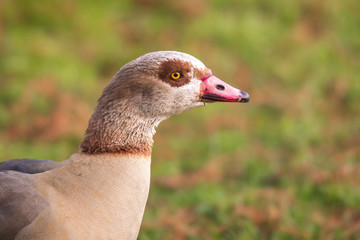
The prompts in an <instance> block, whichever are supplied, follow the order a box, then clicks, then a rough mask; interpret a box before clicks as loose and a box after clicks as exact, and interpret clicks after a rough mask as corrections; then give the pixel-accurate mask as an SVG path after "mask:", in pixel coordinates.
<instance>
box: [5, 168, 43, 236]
mask: <svg viewBox="0 0 360 240" xmlns="http://www.w3.org/2000/svg"><path fill="white" fill-rule="evenodd" d="M31 177H32V175H29V174H24V173H21V172H16V171H0V239H1V240H10V239H15V236H16V234H17V233H18V232H19V231H20V230H21V229H23V228H24V227H26V226H27V225H28V224H30V223H31V222H32V221H33V220H34V219H35V218H36V217H37V216H38V215H39V214H40V212H41V211H42V210H43V209H45V208H46V207H47V206H48V205H49V204H48V202H47V201H46V200H45V199H44V198H43V197H42V196H41V195H40V194H39V193H38V191H37V190H36V189H35V188H34V187H33V185H32V182H31Z"/></svg>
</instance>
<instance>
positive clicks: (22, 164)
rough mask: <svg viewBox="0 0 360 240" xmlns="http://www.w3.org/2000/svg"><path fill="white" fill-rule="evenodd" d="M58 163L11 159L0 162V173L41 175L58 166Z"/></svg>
mask: <svg viewBox="0 0 360 240" xmlns="http://www.w3.org/2000/svg"><path fill="white" fill-rule="evenodd" d="M58 164H59V163H58V162H54V161H50V160H42V159H30V158H23V159H12V160H7V161H5V162H0V171H5V170H13V171H17V172H22V173H29V174H34V173H41V172H46V171H48V170H51V169H53V168H55V167H57V166H58Z"/></svg>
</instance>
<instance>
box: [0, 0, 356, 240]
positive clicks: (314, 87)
mask: <svg viewBox="0 0 360 240" xmlns="http://www.w3.org/2000/svg"><path fill="white" fill-rule="evenodd" d="M359 11H360V3H359V2H358V1H350V0H349V1H335V0H329V1H310V0H306V1H285V0H276V1H270V0H265V1H260V0H253V1H250V0H245V1H235V0H232V1H219V0H212V1H203V0H193V1H164V0H149V1H144V0H136V1H114V0H110V1H107V2H106V4H105V3H103V2H101V1H92V2H89V1H79V2H74V1H70V0H65V1H51V3H50V2H48V3H41V4H40V3H38V2H36V1H32V0H23V1H10V0H5V1H2V2H1V3H0V160H6V159H10V158H22V157H31V158H42V159H53V160H57V161H59V160H63V159H66V158H68V157H69V156H70V155H71V154H72V153H73V152H76V151H77V149H78V146H79V143H80V142H81V139H82V136H83V133H84V130H85V128H86V124H87V120H88V118H89V116H90V114H91V112H92V109H93V108H94V107H95V104H96V100H97V98H98V97H99V96H100V94H101V89H102V88H103V87H104V86H105V85H106V83H107V82H108V81H109V80H110V79H111V78H112V76H113V75H114V73H115V72H116V71H117V70H118V69H119V68H120V67H121V66H122V65H123V64H125V63H126V62H128V61H130V60H132V59H134V58H136V57H138V56H140V55H142V54H144V53H146V52H150V51H155V50H178V51H184V52H188V53H190V54H192V55H194V56H196V57H198V58H199V59H200V60H202V61H203V62H204V63H205V64H206V65H207V66H209V67H210V68H211V69H212V70H213V73H214V74H215V75H216V76H218V77H219V78H221V79H223V80H224V81H226V82H228V83H230V84H232V85H234V86H236V87H238V88H241V89H243V90H245V91H247V92H249V93H250V95H251V101H250V103H248V104H211V105H209V106H206V107H203V108H199V109H195V110H192V111H189V112H186V113H184V114H182V115H180V116H174V117H172V118H171V119H169V120H167V121H166V122H164V123H162V124H161V125H160V127H159V129H158V131H157V134H156V136H155V146H154V150H153V164H152V186H151V192H150V196H149V201H148V205H147V209H146V212H145V216H144V222H143V226H142V229H141V231H140V235H139V239H142V240H146V239H179V240H181V239H245V240H246V239H252V240H253V239H276V240H278V239H284V240H285V239H286V240H288V239H314V240H315V239H354V240H355V239H359V238H360V227H359V226H360V225H359V224H360V221H359V217H360V208H359V204H358V203H359V202H360V184H359V183H360V177H359V176H360V171H359V169H360V162H359V161H360V148H359V146H360V121H359V119H360V108H359V102H360V81H359V78H360V67H359V66H360V65H359V63H360V41H359V39H360V29H359V26H360V16H359V14H358V13H359Z"/></svg>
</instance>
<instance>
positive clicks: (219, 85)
mask: <svg viewBox="0 0 360 240" xmlns="http://www.w3.org/2000/svg"><path fill="white" fill-rule="evenodd" d="M216 89H217V90H220V91H224V90H225V87H224V85H221V84H218V85H216Z"/></svg>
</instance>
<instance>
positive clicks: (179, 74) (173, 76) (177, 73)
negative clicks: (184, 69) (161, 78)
mask: <svg viewBox="0 0 360 240" xmlns="http://www.w3.org/2000/svg"><path fill="white" fill-rule="evenodd" d="M170 77H171V78H172V79H173V80H178V79H179V78H180V77H181V73H179V72H173V73H171V75H170Z"/></svg>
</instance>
